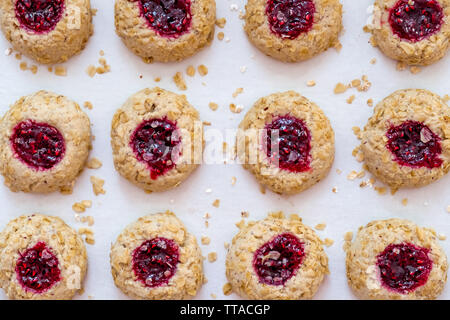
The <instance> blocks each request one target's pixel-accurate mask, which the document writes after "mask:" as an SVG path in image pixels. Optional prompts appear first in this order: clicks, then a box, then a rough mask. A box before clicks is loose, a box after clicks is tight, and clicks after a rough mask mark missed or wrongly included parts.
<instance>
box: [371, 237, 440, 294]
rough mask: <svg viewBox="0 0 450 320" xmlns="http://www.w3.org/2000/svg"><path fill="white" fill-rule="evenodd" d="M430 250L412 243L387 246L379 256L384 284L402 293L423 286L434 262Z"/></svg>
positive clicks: (379, 265)
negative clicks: (429, 253) (430, 256)
mask: <svg viewBox="0 0 450 320" xmlns="http://www.w3.org/2000/svg"><path fill="white" fill-rule="evenodd" d="M429 251H430V250H429V249H426V248H421V247H417V246H415V245H414V244H411V243H401V244H390V245H389V246H387V247H386V249H384V251H383V252H382V253H380V254H379V255H378V256H377V266H378V268H379V269H380V277H381V282H382V283H383V285H384V286H385V287H386V288H388V289H391V290H393V291H395V292H399V293H402V294H407V293H408V292H411V291H413V290H415V289H416V288H418V287H420V286H423V285H424V284H425V283H426V282H427V279H428V276H429V274H430V272H431V269H432V267H433V262H432V261H431V259H430V258H429V257H428V252H429Z"/></svg>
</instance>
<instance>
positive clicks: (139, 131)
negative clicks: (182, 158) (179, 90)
mask: <svg viewBox="0 0 450 320" xmlns="http://www.w3.org/2000/svg"><path fill="white" fill-rule="evenodd" d="M180 143H181V137H180V136H179V135H178V131H177V126H176V124H175V123H174V122H172V121H170V120H168V119H166V118H163V119H151V120H147V121H144V122H143V123H141V124H140V125H139V126H138V127H137V128H136V130H135V131H134V133H133V135H132V136H131V141H130V144H131V147H132V149H133V151H134V153H135V155H136V157H137V159H138V160H139V161H142V162H145V163H146V164H147V166H148V168H149V170H150V176H151V178H152V179H157V178H158V177H159V176H161V175H163V174H164V173H166V172H167V171H169V170H170V169H172V168H173V167H175V163H174V162H175V160H176V159H174V158H175V157H176V156H178V151H179V150H178V148H177V147H178V146H179V144H180Z"/></svg>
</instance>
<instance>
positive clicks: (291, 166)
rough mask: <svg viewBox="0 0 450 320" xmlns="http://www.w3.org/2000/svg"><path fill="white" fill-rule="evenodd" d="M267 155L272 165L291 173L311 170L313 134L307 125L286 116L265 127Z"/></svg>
mask: <svg viewBox="0 0 450 320" xmlns="http://www.w3.org/2000/svg"><path fill="white" fill-rule="evenodd" d="M265 140H266V154H267V157H268V158H269V161H270V162H271V163H278V167H279V168H281V169H284V170H289V171H291V172H304V171H308V170H309V169H310V166H309V165H310V162H311V154H310V151H311V134H310V132H309V130H308V127H307V126H306V124H305V123H304V122H303V121H302V120H299V119H297V118H294V117H292V116H289V115H286V116H281V117H277V118H275V119H274V120H273V121H272V122H271V123H269V124H267V125H266V127H265Z"/></svg>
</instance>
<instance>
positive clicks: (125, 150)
mask: <svg viewBox="0 0 450 320" xmlns="http://www.w3.org/2000/svg"><path fill="white" fill-rule="evenodd" d="M165 117H166V118H167V119H168V120H170V121H173V122H174V123H176V125H177V127H178V129H180V130H181V132H180V133H181V135H180V136H181V144H182V147H181V150H182V153H181V155H180V156H179V157H178V158H177V159H173V160H174V161H175V166H174V167H173V168H172V169H170V170H169V171H168V172H166V173H165V174H163V175H161V176H159V177H157V179H152V178H151V175H150V170H149V168H148V167H147V164H146V163H144V162H142V161H139V160H138V159H137V158H136V155H135V153H134V151H133V149H132V147H131V146H130V139H131V136H132V134H133V132H134V131H135V129H136V128H137V127H138V126H139V125H140V124H141V123H142V122H143V121H145V120H150V119H161V118H165ZM199 123H200V122H199V114H198V112H197V110H195V109H194V107H192V106H191V105H190V104H189V102H188V101H187V100H186V96H184V95H178V94H175V93H173V92H169V91H166V90H163V89H160V88H153V89H143V90H141V91H139V92H137V93H136V94H134V95H132V96H131V97H130V98H129V99H128V100H127V101H126V102H125V104H124V105H123V106H122V107H121V108H120V109H119V110H117V111H116V113H115V115H114V117H113V120H112V125H111V145H112V149H113V158H114V166H115V168H116V170H117V171H118V172H119V173H120V174H121V175H122V176H123V177H125V178H126V179H128V180H129V181H130V182H132V183H134V184H135V185H137V186H138V187H140V188H142V189H144V190H147V191H152V192H156V191H165V190H168V189H172V188H174V187H176V186H178V185H179V184H180V183H181V182H183V181H184V180H185V179H187V177H188V176H189V175H190V174H191V173H192V172H193V171H194V170H195V169H196V168H197V167H198V163H200V159H201V156H202V155H201V154H202V149H203V146H202V143H203V128H202V126H201V125H198V124H199ZM197 142H198V143H197ZM198 157H200V159H198Z"/></svg>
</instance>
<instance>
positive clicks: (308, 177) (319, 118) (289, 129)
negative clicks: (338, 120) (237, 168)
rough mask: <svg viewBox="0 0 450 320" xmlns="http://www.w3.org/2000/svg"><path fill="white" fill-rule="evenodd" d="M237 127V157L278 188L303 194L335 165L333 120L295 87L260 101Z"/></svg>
mask: <svg viewBox="0 0 450 320" xmlns="http://www.w3.org/2000/svg"><path fill="white" fill-rule="evenodd" d="M239 129H240V130H239V131H238V136H237V146H236V147H237V154H238V157H239V160H240V161H241V162H242V164H243V166H244V168H245V169H247V170H249V171H250V172H251V173H253V174H254V175H255V177H256V179H257V180H258V182H259V183H260V184H262V185H265V186H267V187H268V188H269V189H271V190H273V191H274V192H277V193H284V194H294V193H298V192H301V191H303V190H305V189H307V188H309V187H311V186H312V185H314V184H316V183H317V182H319V181H320V180H322V179H323V178H324V177H325V176H326V175H327V174H328V172H329V170H330V168H331V165H332V164H333V160H334V132H333V129H332V128H331V124H330V121H329V120H328V118H327V117H326V116H325V114H324V113H323V111H322V110H321V109H320V108H319V107H318V106H317V105H316V104H315V103H313V102H311V101H309V100H308V99H306V98H305V97H303V96H301V95H300V94H298V93H296V92H294V91H287V92H283V93H275V94H272V95H269V96H267V97H264V98H261V99H259V100H258V101H257V102H256V103H255V104H254V106H253V107H252V108H251V109H250V110H249V111H248V113H247V114H246V115H245V117H244V119H243V120H242V122H241V124H240V125H239Z"/></svg>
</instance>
